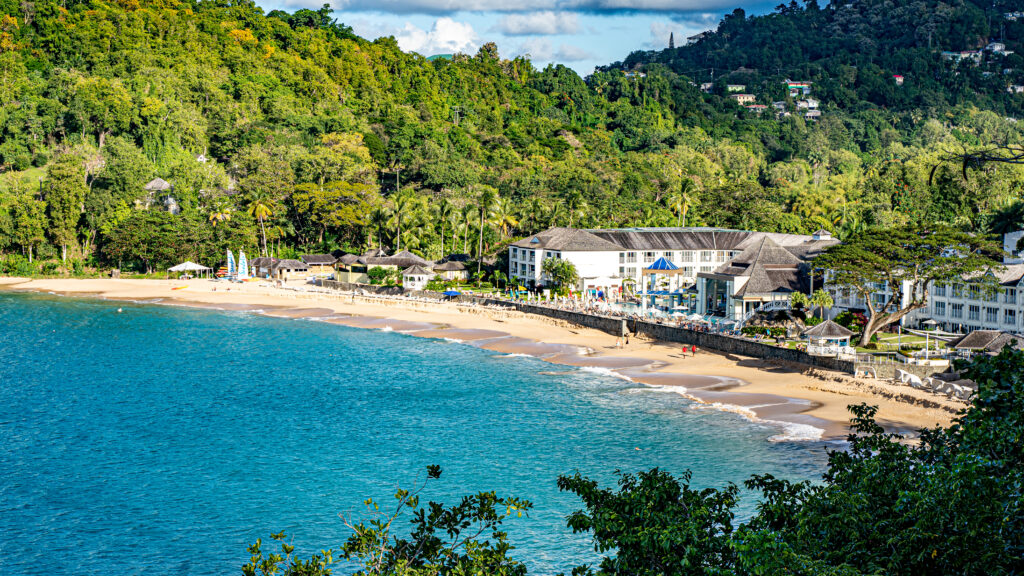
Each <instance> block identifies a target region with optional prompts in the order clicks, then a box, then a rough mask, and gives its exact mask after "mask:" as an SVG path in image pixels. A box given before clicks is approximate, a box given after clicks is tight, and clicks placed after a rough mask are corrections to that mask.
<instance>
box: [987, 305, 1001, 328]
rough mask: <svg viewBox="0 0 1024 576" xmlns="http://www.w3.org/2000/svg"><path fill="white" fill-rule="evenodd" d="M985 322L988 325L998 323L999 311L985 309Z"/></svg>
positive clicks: (996, 309)
mask: <svg viewBox="0 0 1024 576" xmlns="http://www.w3.org/2000/svg"><path fill="white" fill-rule="evenodd" d="M985 322H988V323H989V324H995V323H996V322H999V309H998V308H985Z"/></svg>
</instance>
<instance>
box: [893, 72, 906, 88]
mask: <svg viewBox="0 0 1024 576" xmlns="http://www.w3.org/2000/svg"><path fill="white" fill-rule="evenodd" d="M892 79H893V81H894V82H896V85H897V86H903V76H902V75H900V74H893V75H892Z"/></svg>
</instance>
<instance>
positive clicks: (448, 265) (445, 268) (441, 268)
mask: <svg viewBox="0 0 1024 576" xmlns="http://www.w3.org/2000/svg"><path fill="white" fill-rule="evenodd" d="M465 269H466V265H465V264H463V263H462V262H445V263H443V264H437V265H435V266H434V270H435V271H436V272H461V271H462V270H465Z"/></svg>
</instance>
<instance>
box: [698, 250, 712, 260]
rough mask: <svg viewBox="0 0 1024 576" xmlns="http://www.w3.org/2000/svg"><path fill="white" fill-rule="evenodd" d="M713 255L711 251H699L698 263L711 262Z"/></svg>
mask: <svg viewBox="0 0 1024 576" xmlns="http://www.w3.org/2000/svg"><path fill="white" fill-rule="evenodd" d="M714 254H715V253H714V252H712V251H711V250H701V251H700V261H701V262H711V261H712V259H713V258H714V257H715V256H714Z"/></svg>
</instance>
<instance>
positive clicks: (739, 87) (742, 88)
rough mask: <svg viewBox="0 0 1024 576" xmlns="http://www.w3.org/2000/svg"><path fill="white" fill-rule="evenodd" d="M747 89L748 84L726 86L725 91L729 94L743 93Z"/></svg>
mask: <svg viewBox="0 0 1024 576" xmlns="http://www.w3.org/2000/svg"><path fill="white" fill-rule="evenodd" d="M746 89H747V85H746V84H726V85H725V90H726V91H727V92H743V91H745V90H746Z"/></svg>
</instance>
